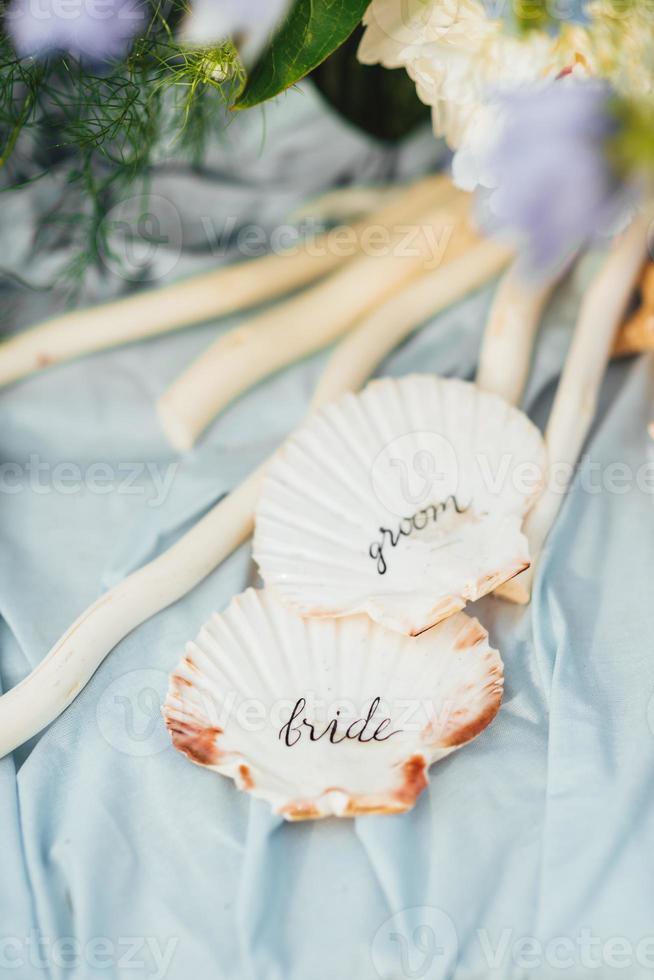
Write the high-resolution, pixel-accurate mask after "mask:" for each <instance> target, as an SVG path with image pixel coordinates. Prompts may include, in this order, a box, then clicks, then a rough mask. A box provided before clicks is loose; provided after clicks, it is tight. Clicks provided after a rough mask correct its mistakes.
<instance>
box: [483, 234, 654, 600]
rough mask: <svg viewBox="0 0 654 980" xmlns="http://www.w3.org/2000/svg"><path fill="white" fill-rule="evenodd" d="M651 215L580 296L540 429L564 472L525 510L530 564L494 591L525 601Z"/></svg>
mask: <svg viewBox="0 0 654 980" xmlns="http://www.w3.org/2000/svg"><path fill="white" fill-rule="evenodd" d="M650 218H651V215H649V216H645V215H640V216H639V217H637V218H636V219H635V220H634V221H633V223H632V224H631V226H630V227H629V228H628V229H627V231H626V232H624V234H623V235H621V236H620V237H619V238H617V239H616V240H615V241H614V243H613V245H612V247H611V251H610V252H609V254H608V256H607V258H606V260H605V261H604V263H603V265H602V267H601V269H600V271H599V272H598V274H597V275H596V277H595V278H594V280H593V282H592V283H591V285H590V287H589V289H588V291H587V292H586V295H585V296H584V299H583V302H582V304H581V309H580V312H579V317H578V319H577V323H576V325H575V329H574V334H573V338H572V343H571V345H570V350H569V353H568V356H567V359H566V363H565V367H564V370H563V374H562V375H561V380H560V381H559V386H558V388H557V392H556V397H555V399H554V404H553V406H552V411H551V414H550V418H549V421H548V424H547V429H546V430H545V445H546V448H547V456H548V460H549V466H550V470H551V468H552V467H554V466H555V467H557V472H559V471H560V470H561V469H563V468H565V473H567V474H569V476H568V477H567V478H566V479H565V480H562V481H558V480H557V485H556V486H555V487H554V486H551V485H548V486H547V487H546V488H545V490H544V492H543V495H542V496H541V497H540V499H539V500H538V502H537V503H536V506H535V507H534V509H533V510H532V511H531V513H530V514H529V515H528V516H527V520H526V522H525V527H524V530H525V534H526V535H527V539H528V541H529V551H530V554H531V567H530V568H528V569H527V570H526V571H525V572H522V573H521V574H520V575H518V576H517V577H516V578H514V579H512V580H511V581H510V582H507V583H506V584H505V585H504V586H502V588H501V590H498V591H499V594H501V595H503V596H504V597H506V598H508V599H512V600H513V601H514V602H529V599H530V597H531V587H532V582H533V576H534V571H535V568H536V566H537V564H538V560H539V558H540V555H541V552H542V549H543V546H544V544H545V541H546V539H547V536H548V534H549V532H550V529H551V527H552V525H553V524H554V521H555V519H556V517H557V514H558V512H559V509H560V507H561V504H562V503H563V498H564V495H565V493H566V492H567V490H568V487H569V483H570V479H571V478H572V473H573V470H574V467H575V466H576V463H577V460H578V458H579V454H580V453H581V450H582V447H583V444H584V442H585V440H586V436H587V435H588V431H589V429H590V426H591V424H592V421H593V418H594V417H595V411H596V408H597V399H598V396H599V392H600V388H601V385H602V380H603V378H604V375H605V373H606V368H607V365H608V362H609V359H610V356H611V350H612V348H613V345H614V342H615V337H616V332H617V330H618V329H619V326H620V323H621V321H622V318H623V317H624V314H625V310H626V308H627V304H628V302H629V299H630V297H631V294H632V291H633V288H634V283H635V282H636V280H637V278H638V276H639V274H640V271H641V269H642V267H643V262H644V261H645V258H646V255H647V227H648V222H649V220H650Z"/></svg>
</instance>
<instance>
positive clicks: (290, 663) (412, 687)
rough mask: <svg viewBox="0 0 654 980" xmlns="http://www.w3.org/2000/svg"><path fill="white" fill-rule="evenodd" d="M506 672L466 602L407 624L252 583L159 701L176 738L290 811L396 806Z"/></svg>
mask: <svg viewBox="0 0 654 980" xmlns="http://www.w3.org/2000/svg"><path fill="white" fill-rule="evenodd" d="M502 684H503V670H502V661H501V659H500V656H499V654H498V653H497V651H496V650H493V649H491V647H490V646H489V643H488V634H487V633H486V631H485V630H484V629H483V628H482V627H481V626H480V625H479V623H478V622H477V621H476V620H475V619H471V618H469V617H468V616H466V615H464V614H463V613H457V614H456V615H454V616H452V617H451V618H450V619H448V620H447V621H446V622H444V623H442V624H441V625H440V626H438V627H436V628H435V629H433V630H430V631H429V632H428V633H424V634H423V635H422V636H419V637H408V636H403V635H402V634H400V633H394V632H391V631H389V630H385V629H383V628H382V627H381V626H379V625H378V624H376V623H373V622H372V621H371V620H370V619H368V618H367V617H366V616H353V617H348V618H345V619H339V620H335V619H331V620H327V619H303V618H302V617H300V616H298V615H297V614H296V613H294V612H292V611H291V610H290V609H289V608H288V607H287V606H285V605H284V604H283V603H281V602H280V601H279V599H278V598H277V597H276V596H274V595H273V594H272V593H270V592H269V591H267V590H264V591H255V590H253V589H249V590H248V591H247V592H244V593H243V594H242V595H240V596H237V597H236V598H235V599H233V600H232V602H231V604H230V605H229V607H228V608H227V610H226V611H225V612H224V613H223V614H221V615H217V614H216V615H214V616H212V618H211V619H210V620H209V622H207V623H206V624H205V626H204V627H203V628H202V630H201V632H200V635H199V636H198V638H197V640H196V641H195V642H194V643H189V644H188V645H187V648H186V656H185V657H184V659H183V660H182V661H181V663H180V664H179V665H178V667H177V668H176V670H175V671H174V672H173V674H172V675H171V678H170V687H169V690H168V695H167V698H166V702H165V704H164V707H163V713H164V717H165V720H166V725H167V727H168V729H169V731H170V734H171V737H172V741H173V743H174V745H175V747H176V748H177V749H179V750H180V751H181V752H183V753H184V754H185V755H186V756H188V758H189V759H191V760H192V761H193V762H196V763H198V764H199V765H201V766H206V767H208V768H209V769H214V770H216V771H217V772H219V773H222V774H223V775H225V776H230V777H231V778H232V779H233V780H234V781H235V782H236V784H237V786H238V787H239V788H240V789H242V790H247V791H249V792H251V793H252V794H253V795H254V796H258V797H261V798H262V799H264V800H267V801H268V802H269V803H270V804H271V805H272V807H273V809H274V810H275V811H276V812H278V813H281V814H283V816H284V817H286V818H287V819H289V820H303V819H311V818H317V817H325V816H329V815H332V814H333V815H336V816H340V817H347V816H356V815H358V814H364V813H400V812H403V811H405V810H408V809H410V808H411V807H412V806H413V804H414V803H415V801H416V799H417V797H418V795H419V794H420V792H421V791H422V790H423V789H424V788H425V786H426V785H427V769H428V767H429V766H430V765H431V763H433V762H435V761H436V760H438V759H441V758H443V757H444V756H446V755H448V754H449V753H451V752H453V751H454V750H455V749H457V748H459V747H460V746H462V745H464V744H465V743H466V742H469V741H471V739H473V738H475V736H476V735H478V734H479V733H480V732H481V731H482V730H483V729H484V728H485V727H486V726H487V725H488V724H489V723H490V722H491V721H492V720H493V718H494V717H495V715H496V713H497V711H498V709H499V707H500V702H501V700H502Z"/></svg>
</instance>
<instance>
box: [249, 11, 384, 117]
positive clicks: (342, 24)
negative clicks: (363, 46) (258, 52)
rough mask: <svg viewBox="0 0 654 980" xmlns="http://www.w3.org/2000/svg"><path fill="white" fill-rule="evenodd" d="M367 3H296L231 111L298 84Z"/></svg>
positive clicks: (340, 38)
mask: <svg viewBox="0 0 654 980" xmlns="http://www.w3.org/2000/svg"><path fill="white" fill-rule="evenodd" d="M368 3H369V0H295V3H294V4H293V6H292V8H291V10H290V12H289V14H288V16H287V17H286V20H285V21H284V22H283V23H282V26H281V27H280V29H279V31H278V32H277V33H276V34H275V36H274V37H273V39H272V41H271V43H270V46H269V47H268V48H267V49H266V50H265V51H264V53H263V55H262V56H261V58H260V60H259V62H258V63H257V64H256V65H255V67H254V69H253V71H252V73H251V74H250V76H249V78H248V80H247V82H246V84H245V87H244V89H243V91H242V92H241V94H240V95H239V97H238V99H237V101H236V102H235V103H234V105H233V106H232V108H233V109H249V108H251V107H252V106H255V105H259V104H260V103H261V102H265V101H266V100H267V99H272V98H273V96H275V95H279V93H280V92H283V91H284V90H285V89H287V88H289V86H291V85H294V84H295V83H296V82H299V81H300V79H301V78H304V76H305V75H307V74H308V73H309V72H310V71H312V70H313V69H314V68H315V67H316V66H317V65H319V64H320V63H321V62H323V61H324V60H325V58H326V57H327V56H328V55H330V54H331V53H332V51H335V50H336V48H338V47H340V45H341V44H342V43H343V42H344V41H345V40H346V39H347V38H348V37H349V35H350V34H351V33H352V31H353V30H354V28H355V27H356V26H357V24H358V23H359V22H360V21H361V18H362V17H363V14H364V12H365V10H366V7H367V6H368Z"/></svg>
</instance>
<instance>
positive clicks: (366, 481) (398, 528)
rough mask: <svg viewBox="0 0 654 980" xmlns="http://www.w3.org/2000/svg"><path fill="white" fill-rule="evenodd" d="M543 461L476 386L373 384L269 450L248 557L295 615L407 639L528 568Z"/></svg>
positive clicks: (532, 440) (527, 430)
mask: <svg viewBox="0 0 654 980" xmlns="http://www.w3.org/2000/svg"><path fill="white" fill-rule="evenodd" d="M545 465H546V464H545V449H544V444H543V440H542V437H541V434H540V432H539V431H538V429H537V428H536V427H535V426H534V425H533V424H532V423H531V422H530V421H529V419H528V418H527V417H526V416H525V415H524V414H523V413H522V412H520V411H519V410H518V409H515V408H513V407H512V406H510V405H509V404H508V403H506V402H505V401H503V400H502V399H501V398H498V397H497V396H495V395H491V394H488V393H486V392H483V391H481V390H480V389H478V388H477V387H476V386H475V385H473V384H470V383H468V382H465V381H459V380H456V379H443V378H437V377H435V376H431V375H425V376H422V375H411V376H408V377H405V378H401V379H397V380H396V379H391V378H385V379H382V380H379V381H374V382H372V383H371V384H370V385H368V386H367V387H366V388H365V389H364V390H363V391H362V392H361V393H360V394H358V395H352V394H349V395H346V396H344V397H343V398H341V399H339V400H338V401H336V402H334V403H333V404H331V405H329V406H327V407H326V408H325V409H323V410H322V411H320V412H318V413H316V415H314V416H313V417H312V418H311V419H309V421H308V422H307V423H306V424H305V425H303V426H302V427H301V428H300V429H298V430H297V431H296V432H295V433H294V434H293V435H292V436H291V437H290V439H289V440H288V441H287V442H286V443H285V445H284V446H283V447H282V448H281V449H280V450H279V452H278V453H277V454H276V455H275V457H274V458H273V460H272V462H271V464H270V466H269V469H268V472H267V474H266V478H265V480H264V485H263V490H262V494H261V497H260V501H259V505H258V508H257V514H256V530H255V538H254V556H255V559H256V561H257V562H258V564H259V567H260V569H261V574H262V576H263V580H264V582H265V584H266V586H269V587H272V588H273V589H274V590H275V591H276V592H277V593H278V594H279V595H280V597H281V598H282V599H283V600H284V601H285V602H286V603H288V604H289V605H290V606H292V607H293V608H294V609H296V610H297V611H298V612H300V613H301V614H303V615H306V616H344V615H352V614H355V613H366V614H367V615H369V616H370V617H371V618H372V619H374V620H376V621H377V622H379V623H381V624H383V625H384V626H387V627H388V628H390V629H394V630H398V631H400V632H403V633H408V634H411V635H416V634H418V633H420V632H422V631H423V630H425V629H428V628H429V627H430V626H433V625H435V624H436V623H438V622H440V621H441V620H443V619H444V618H446V617H447V616H449V615H451V614H452V613H453V612H455V611H457V610H459V609H462V608H463V607H464V606H465V604H466V602H468V601H473V600H475V599H478V598H479V597H480V596H483V595H485V594H486V593H488V592H491V591H493V589H495V588H497V586H498V585H500V584H501V583H502V582H505V581H507V580H508V579H510V578H511V577H513V576H514V575H516V574H517V573H518V572H520V571H522V570H523V569H524V568H526V567H527V566H528V564H529V554H528V549H527V542H526V539H525V537H524V535H523V534H522V532H521V527H522V521H523V518H524V515H525V513H526V512H527V510H528V509H529V507H530V506H531V505H532V504H533V503H534V501H535V499H536V498H537V496H538V495H539V493H540V492H541V489H542V486H543V483H544V478H545Z"/></svg>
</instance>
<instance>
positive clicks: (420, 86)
mask: <svg viewBox="0 0 654 980" xmlns="http://www.w3.org/2000/svg"><path fill="white" fill-rule="evenodd" d="M364 25H365V28H366V29H365V33H364V36H363V38H362V41H361V45H360V48H359V59H360V60H361V61H362V62H364V64H373V63H375V62H381V64H383V65H385V66H386V67H388V68H397V67H400V66H402V67H404V68H406V70H407V72H408V74H409V75H410V77H411V78H412V79H413V81H414V82H415V84H416V88H417V92H418V96H419V97H420V99H421V100H422V101H423V102H425V103H426V104H427V105H430V106H431V107H432V119H433V124H434V131H435V133H436V135H437V136H444V137H445V139H446V141H447V143H448V144H449V145H450V146H451V147H452V148H453V149H455V150H457V153H456V154H455V157H454V161H453V165H452V166H453V174H454V179H455V181H456V182H457V183H458V184H459V185H460V186H462V187H464V188H466V189H468V190H472V189H473V188H474V187H475V186H477V185H478V184H481V185H484V186H488V184H489V177H488V174H486V173H485V172H484V160H485V159H486V158H487V157H488V155H489V151H490V149H491V146H492V143H493V141H494V139H495V137H496V134H497V132H498V127H499V124H500V110H499V107H498V98H497V97H498V95H499V94H500V93H501V92H502V91H503V90H506V89H508V88H511V87H513V86H516V85H523V84H529V83H534V82H537V81H539V80H541V79H545V78H548V77H555V76H556V75H558V74H559V73H560V72H561V71H563V70H566V71H568V70H569V71H575V73H579V72H583V73H586V72H588V71H589V70H590V68H591V61H592V58H591V49H590V46H589V43H588V35H587V32H585V31H584V30H583V29H580V28H578V27H572V26H569V25H566V26H564V27H563V29H562V31H561V33H560V34H559V36H558V37H550V36H549V35H548V34H545V33H544V32H538V31H532V32H530V33H529V34H527V35H526V36H525V37H514V36H512V35H510V34H508V33H507V32H506V30H505V26H504V24H503V23H502V22H501V21H497V20H491V19H490V18H489V17H487V15H486V12H485V11H484V8H483V7H482V6H481V4H480V3H478V2H477V0H373V2H372V3H371V5H370V6H369V7H368V10H367V11H366V14H365V17H364Z"/></svg>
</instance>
